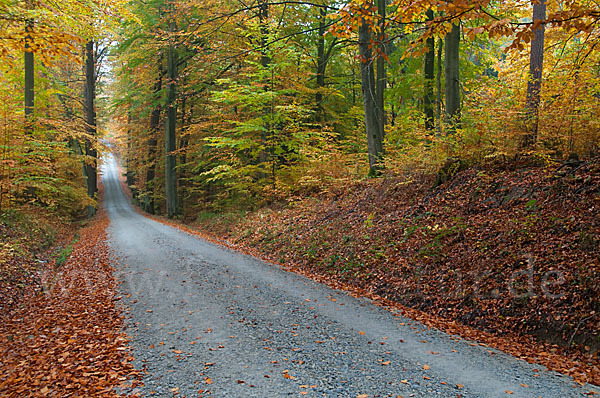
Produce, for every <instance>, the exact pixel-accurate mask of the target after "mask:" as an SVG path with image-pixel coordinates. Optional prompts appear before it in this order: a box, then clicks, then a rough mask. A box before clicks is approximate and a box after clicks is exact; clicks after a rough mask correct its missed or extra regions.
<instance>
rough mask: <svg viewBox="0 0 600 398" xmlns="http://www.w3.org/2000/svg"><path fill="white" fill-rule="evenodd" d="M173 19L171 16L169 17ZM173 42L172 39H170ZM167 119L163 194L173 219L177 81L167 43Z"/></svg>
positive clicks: (172, 53) (171, 50)
mask: <svg viewBox="0 0 600 398" xmlns="http://www.w3.org/2000/svg"><path fill="white" fill-rule="evenodd" d="M170 18H173V15H171V16H170ZM169 30H170V32H173V31H174V30H175V23H174V21H171V22H170V24H169ZM170 40H171V41H172V40H173V39H172V38H171V39H170ZM167 77H168V82H167V103H166V110H167V119H166V123H165V193H166V195H165V196H166V199H167V203H166V207H167V217H169V218H173V217H175V215H177V171H176V169H175V167H176V163H177V161H176V155H175V154H174V153H173V152H174V151H175V150H176V149H177V148H176V142H177V141H176V138H175V124H176V120H177V102H176V90H177V85H176V79H177V51H176V49H175V46H174V44H173V43H172V42H171V43H169V49H168V52H167Z"/></svg>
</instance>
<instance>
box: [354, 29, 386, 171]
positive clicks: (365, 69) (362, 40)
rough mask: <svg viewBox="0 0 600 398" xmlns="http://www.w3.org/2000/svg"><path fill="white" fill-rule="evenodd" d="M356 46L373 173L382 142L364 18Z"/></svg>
mask: <svg viewBox="0 0 600 398" xmlns="http://www.w3.org/2000/svg"><path fill="white" fill-rule="evenodd" d="M358 46H359V55H360V72H361V73H360V75H361V88H362V94H363V105H364V109H365V127H366V130H367V147H368V152H369V174H370V175H375V174H377V173H378V172H379V170H380V156H381V154H382V150H383V142H382V140H381V136H380V127H379V118H378V114H377V94H376V92H375V91H376V88H375V71H374V70H373V53H372V51H371V27H370V26H369V24H368V22H367V21H365V20H364V19H363V20H362V22H361V24H360V27H359V29H358Z"/></svg>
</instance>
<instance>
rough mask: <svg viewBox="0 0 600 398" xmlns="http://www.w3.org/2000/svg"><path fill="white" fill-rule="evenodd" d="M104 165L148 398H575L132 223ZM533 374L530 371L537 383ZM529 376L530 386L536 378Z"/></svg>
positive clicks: (258, 268)
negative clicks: (463, 397)
mask: <svg viewBox="0 0 600 398" xmlns="http://www.w3.org/2000/svg"><path fill="white" fill-rule="evenodd" d="M118 177H119V176H118V170H117V165H116V162H115V159H114V157H113V156H112V155H108V156H107V158H106V159H105V164H104V166H103V175H102V181H103V183H104V187H105V193H104V207H105V209H106V210H107V211H108V214H109V217H110V227H109V240H110V242H109V243H110V245H111V247H112V249H113V250H114V252H115V267H116V269H117V278H118V279H119V280H121V281H122V283H121V285H120V289H121V293H122V294H123V299H122V303H123V304H124V305H125V306H128V308H126V309H124V311H125V312H126V316H127V325H128V326H127V333H128V334H129V335H130V336H131V337H132V341H131V343H130V345H131V347H132V349H133V350H132V352H133V356H134V357H135V358H136V360H135V365H136V367H137V368H138V369H144V370H145V371H147V374H146V376H145V377H144V379H143V382H144V386H143V387H141V388H139V390H138V391H139V392H141V394H142V395H143V396H151V397H155V396H156V397H158V396H164V397H173V396H178V397H183V396H187V397H198V396H212V397H285V396H296V397H323V396H326V397H353V398H355V397H396V396H403V397H438V396H439V397H456V396H465V397H506V396H507V394H510V392H512V393H513V394H511V395H510V396H514V397H539V396H541V397H576V396H584V393H585V392H588V391H590V387H589V386H584V387H579V386H575V383H574V382H573V380H572V379H570V378H568V377H566V376H562V375H559V374H557V373H553V372H549V371H546V370H544V368H543V367H542V366H539V365H530V364H527V363H526V362H524V361H519V360H517V359H515V358H513V357H511V356H508V355H505V354H503V353H501V352H499V351H496V350H493V349H489V348H487V347H482V346H479V345H476V346H471V345H470V344H469V343H468V342H466V341H463V340H461V339H458V338H456V337H452V336H449V335H447V334H445V333H442V332H439V331H436V330H428V329H427V328H426V327H424V326H422V325H421V324H419V323H418V322H415V321H412V320H410V319H406V318H402V317H399V316H397V315H394V314H392V313H391V312H389V311H386V310H385V309H382V308H379V307H377V306H375V305H373V304H371V303H370V302H369V300H367V299H356V298H353V297H351V296H349V295H347V294H346V293H344V292H339V291H335V290H332V289H330V288H328V287H326V286H324V285H321V284H319V283H315V282H313V281H311V280H309V279H307V278H305V277H302V276H299V275H296V274H293V273H290V272H285V271H283V270H281V269H279V268H278V267H277V266H275V265H271V264H267V263H265V262H263V261H261V260H259V259H256V258H253V257H250V256H247V255H244V254H240V253H237V252H235V251H232V250H229V249H226V248H223V247H220V246H217V245H214V244H212V243H209V242H207V241H204V240H202V239H199V238H197V237H194V236H192V235H190V234H187V233H185V232H182V231H180V230H177V229H175V228H172V227H169V226H166V225H163V224H161V223H158V222H156V221H153V220H150V219H148V218H146V217H143V216H142V215H140V214H139V213H137V212H136V211H135V210H134V209H133V208H132V206H131V205H130V203H129V201H128V199H127V197H126V196H125V194H124V193H123V192H122V190H121V186H120V183H119V178H118ZM535 369H539V370H540V371H539V372H537V371H536V370H535ZM535 375H538V376H537V377H536V376H535Z"/></svg>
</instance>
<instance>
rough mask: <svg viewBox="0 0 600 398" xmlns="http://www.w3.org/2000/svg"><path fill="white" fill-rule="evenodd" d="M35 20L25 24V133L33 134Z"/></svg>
mask: <svg viewBox="0 0 600 398" xmlns="http://www.w3.org/2000/svg"><path fill="white" fill-rule="evenodd" d="M32 30H33V21H31V20H28V21H27V25H25V54H24V61H25V134H28V135H31V134H32V132H33V110H34V103H33V100H34V83H35V80H34V62H33V61H34V59H33V50H31V44H32V42H33V38H32V37H31V34H30V33H31V31H32Z"/></svg>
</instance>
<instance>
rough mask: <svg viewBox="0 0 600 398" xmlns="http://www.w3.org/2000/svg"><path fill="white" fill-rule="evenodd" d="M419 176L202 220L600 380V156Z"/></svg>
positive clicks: (528, 355) (423, 315)
mask: <svg viewBox="0 0 600 398" xmlns="http://www.w3.org/2000/svg"><path fill="white" fill-rule="evenodd" d="M414 181H415V182H410V181H409V182H406V181H403V180H399V179H391V178H390V179H383V180H375V181H366V182H362V183H358V184H355V185H353V186H350V187H347V188H344V189H338V190H332V192H331V193H329V194H327V195H324V196H321V197H317V198H307V199H303V200H301V201H300V202H299V204H298V205H296V206H292V207H290V208H287V209H285V210H279V211H276V210H267V211H265V210H263V211H259V212H257V213H254V214H251V215H250V216H249V217H247V218H246V219H244V220H241V221H239V222H237V223H234V224H232V225H230V226H229V227H228V228H224V227H223V225H219V222H218V220H214V219H213V220H209V221H208V222H205V223H203V224H202V225H201V227H202V228H203V229H205V230H208V231H209V232H212V233H214V234H216V235H217V236H220V237H222V238H225V239H228V240H229V241H230V242H232V243H233V244H234V245H237V246H242V247H245V248H247V250H248V251H250V252H253V253H256V254H258V255H262V256H265V257H267V258H268V259H270V260H272V261H275V262H279V263H283V264H291V265H293V267H294V268H295V269H296V270H297V271H299V272H301V273H305V274H307V275H311V276H312V277H313V278H317V279H320V280H324V281H326V282H328V283H330V284H333V285H336V286H347V287H349V288H351V289H354V290H355V291H358V292H361V293H363V294H367V295H370V296H371V297H374V298H378V299H380V301H382V302H383V303H384V304H389V305H393V303H399V304H401V305H405V306H407V307H409V308H406V309H405V310H403V311H405V312H409V313H410V314H412V316H413V317H416V318H418V319H419V320H421V321H423V322H425V323H426V324H428V325H430V326H435V327H438V328H442V329H444V330H447V331H450V332H452V333H456V334H461V335H463V336H464V337H468V338H474V339H477V340H479V341H484V342H485V343H486V344H489V345H492V346H495V347H498V348H500V349H503V350H505V351H507V352H510V353H512V354H514V355H517V356H518V357H521V358H523V359H526V360H529V361H536V362H538V363H542V364H544V365H546V366H548V367H549V368H551V369H554V370H559V371H562V372H564V373H567V374H570V375H572V376H574V377H575V378H576V379H577V380H579V381H587V382H592V383H595V384H599V383H600V361H599V360H598V348H599V347H600V339H599V336H598V332H599V330H600V324H599V322H600V315H599V313H600V303H599V301H598V297H599V295H600V290H599V289H600V281H599V280H598V278H599V275H600V273H599V272H600V259H599V258H598V252H599V243H600V214H599V212H600V159H598V158H596V159H594V160H592V161H590V162H585V163H584V162H571V163H565V164H563V165H552V166H549V167H546V168H542V167H533V168H516V169H515V168H507V167H502V168H498V167H497V168H479V169H470V170H466V171H464V172H461V173H458V174H457V175H456V176H455V177H454V179H452V180H451V181H450V182H448V183H446V184H444V185H442V186H440V187H438V188H435V189H432V188H431V186H432V181H431V180H430V179H426V178H425V179H424V178H423V176H414ZM421 311H422V312H421ZM462 325H466V327H464V326H462ZM479 331H481V332H479ZM569 344H570V345H572V347H571V348H565V346H566V345H569Z"/></svg>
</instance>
